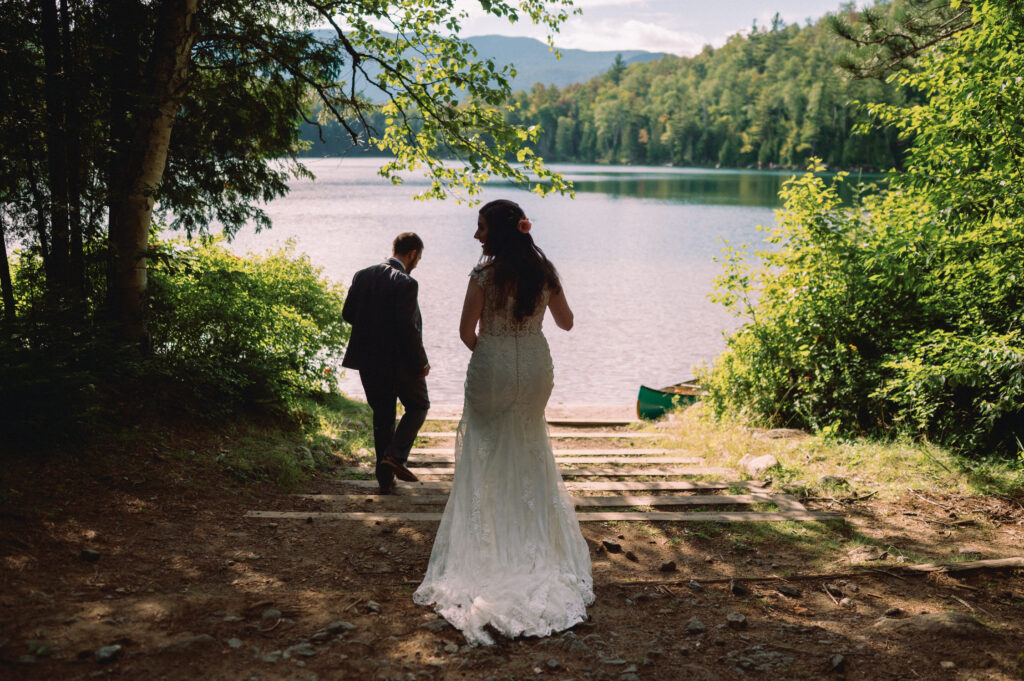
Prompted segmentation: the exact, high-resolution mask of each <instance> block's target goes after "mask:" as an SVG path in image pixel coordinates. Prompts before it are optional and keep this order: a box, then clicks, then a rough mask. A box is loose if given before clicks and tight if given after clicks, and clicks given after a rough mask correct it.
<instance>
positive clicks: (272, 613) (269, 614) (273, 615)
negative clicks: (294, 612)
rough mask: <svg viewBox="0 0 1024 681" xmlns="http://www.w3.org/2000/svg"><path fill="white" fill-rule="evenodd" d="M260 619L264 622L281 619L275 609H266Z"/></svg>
mask: <svg viewBox="0 0 1024 681" xmlns="http://www.w3.org/2000/svg"><path fill="white" fill-rule="evenodd" d="M262 617H263V619H265V620H276V619H281V611H280V610H278V609H277V608H267V609H266V610H264V611H263V615H262Z"/></svg>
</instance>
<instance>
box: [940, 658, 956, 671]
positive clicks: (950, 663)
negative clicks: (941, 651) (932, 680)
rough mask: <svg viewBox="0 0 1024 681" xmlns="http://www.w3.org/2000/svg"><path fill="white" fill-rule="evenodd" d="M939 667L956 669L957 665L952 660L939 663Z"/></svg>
mask: <svg viewBox="0 0 1024 681" xmlns="http://www.w3.org/2000/svg"><path fill="white" fill-rule="evenodd" d="M939 666H940V667H942V668H943V669H956V663H955V662H953V661H952V660H943V661H942V662H939Z"/></svg>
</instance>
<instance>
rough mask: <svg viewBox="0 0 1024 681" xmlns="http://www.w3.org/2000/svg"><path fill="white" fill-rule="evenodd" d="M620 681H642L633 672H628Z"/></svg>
mask: <svg viewBox="0 0 1024 681" xmlns="http://www.w3.org/2000/svg"><path fill="white" fill-rule="evenodd" d="M619 681H640V677H639V676H637V675H636V674H634V673H633V672H626V673H625V674H623V675H622V676H620V677H619Z"/></svg>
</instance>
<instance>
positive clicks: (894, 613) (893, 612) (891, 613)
mask: <svg viewBox="0 0 1024 681" xmlns="http://www.w3.org/2000/svg"><path fill="white" fill-rule="evenodd" d="M902 614H903V609H902V608H896V607H892V608H889V609H888V610H886V611H885V612H884V613H882V616H883V617H899V616H900V615H902Z"/></svg>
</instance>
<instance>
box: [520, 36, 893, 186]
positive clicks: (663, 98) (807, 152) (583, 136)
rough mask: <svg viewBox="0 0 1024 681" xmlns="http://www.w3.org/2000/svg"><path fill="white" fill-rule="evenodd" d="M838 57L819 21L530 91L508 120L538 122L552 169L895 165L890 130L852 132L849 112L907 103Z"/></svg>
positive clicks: (834, 41)
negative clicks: (848, 69) (569, 164)
mask: <svg viewBox="0 0 1024 681" xmlns="http://www.w3.org/2000/svg"><path fill="white" fill-rule="evenodd" d="M843 49H845V46H844V45H843V44H842V41H841V40H840V38H838V37H837V36H836V35H835V34H834V33H833V32H832V31H831V30H830V29H829V27H828V25H827V24H826V21H825V20H822V21H819V22H818V23H817V24H815V25H812V26H803V27H801V26H798V25H789V26H786V25H784V24H783V22H782V21H781V20H779V19H778V18H777V19H776V21H775V22H773V24H772V25H771V26H770V27H765V28H756V29H755V30H753V31H752V32H751V33H750V34H748V35H745V36H744V35H740V34H737V35H734V36H733V37H731V38H730V39H729V41H728V42H727V43H726V44H725V45H724V46H722V47H721V48H718V49H713V48H711V47H705V49H704V51H703V52H702V53H701V54H699V55H697V56H695V57H691V58H678V57H664V58H662V59H660V60H658V61H656V62H650V63H646V64H633V65H629V66H624V65H615V66H612V68H610V69H609V71H608V72H607V73H606V74H604V75H603V76H601V77H599V78H595V79H593V80H590V81H589V82H586V83H582V84H578V85H572V86H569V87H566V88H562V89H559V88H554V87H546V86H544V85H541V84H538V85H535V86H534V87H533V88H532V89H531V90H530V91H529V92H519V93H517V94H516V95H515V96H514V97H515V101H516V104H517V105H518V107H517V110H516V111H515V112H513V113H512V114H511V117H512V119H513V120H514V121H516V122H519V123H525V124H531V125H532V124H539V125H540V126H541V129H542V133H541V136H540V139H539V140H538V143H537V146H536V151H537V153H538V154H539V155H540V156H542V157H544V158H545V159H546V160H548V161H578V162H587V163H594V162H596V163H649V164H672V165H720V166H728V167H747V166H753V167H770V166H773V165H781V166H794V167H795V166H801V165H803V164H804V163H805V162H806V160H807V159H808V158H810V157H812V156H813V157H818V158H821V159H823V160H824V161H825V163H826V164H828V166H830V167H843V168H855V167H856V168H872V169H887V168H891V167H898V166H899V165H900V156H901V144H900V143H899V142H898V141H897V139H896V135H895V133H894V132H892V131H878V130H874V131H872V132H871V133H870V134H867V135H861V134H856V133H855V132H854V129H855V127H856V125H857V124H858V123H861V122H863V121H864V120H865V114H864V113H863V111H862V110H861V109H860V108H858V106H857V105H856V104H855V100H860V101H864V102H884V103H894V104H896V103H901V102H903V99H904V98H905V97H906V96H907V95H906V93H903V92H897V91H896V90H895V89H894V88H892V87H890V86H888V85H886V84H884V83H882V82H880V81H878V80H854V79H851V78H849V77H848V76H847V75H846V74H844V73H843V72H842V71H841V70H840V69H839V68H838V67H837V66H836V56H837V55H838V54H839V53H840V51H841V50H843Z"/></svg>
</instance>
